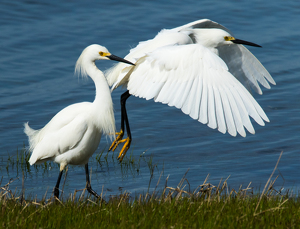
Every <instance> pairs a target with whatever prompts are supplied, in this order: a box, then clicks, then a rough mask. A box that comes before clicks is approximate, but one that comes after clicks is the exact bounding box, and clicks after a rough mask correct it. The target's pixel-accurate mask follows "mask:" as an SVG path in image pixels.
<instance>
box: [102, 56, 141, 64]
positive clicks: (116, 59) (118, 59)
mask: <svg viewBox="0 0 300 229" xmlns="http://www.w3.org/2000/svg"><path fill="white" fill-rule="evenodd" d="M106 57H107V58H108V59H110V60H115V61H119V62H123V63H126V64H131V65H135V64H133V63H131V62H130V61H128V60H125V59H123V58H121V57H118V56H115V55H112V54H111V55H110V56H106Z"/></svg>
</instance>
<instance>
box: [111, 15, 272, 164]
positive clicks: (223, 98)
mask: <svg viewBox="0 0 300 229" xmlns="http://www.w3.org/2000/svg"><path fill="white" fill-rule="evenodd" d="M243 44H244V45H249V46H255V47H260V46H259V45H257V44H254V43H251V42H247V41H243V40H239V39H236V38H235V37H234V36H233V35H232V33H231V32H230V31H229V30H228V29H227V28H225V27H224V26H222V25H220V24H218V23H216V22H213V21H211V20H208V19H202V20H198V21H195V22H191V23H189V24H186V25H183V26H180V27H177V28H174V29H169V30H167V29H163V30H162V31H160V32H159V33H158V34H157V35H156V36H155V37H154V38H153V39H151V40H148V41H144V42H140V43H139V44H138V45H137V47H135V48H133V49H131V50H130V53H129V54H128V55H127V56H126V57H125V58H126V59H128V60H129V61H132V62H136V63H135V66H126V65H124V64H122V63H119V64H117V65H116V66H115V67H113V68H111V69H109V70H108V71H107V72H106V77H107V80H108V83H109V84H110V86H112V90H114V89H115V88H117V87H118V86H124V87H127V91H126V92H125V93H124V94H122V96H121V130H120V132H118V133H116V134H117V137H116V139H115V141H114V142H113V144H112V145H111V147H110V149H109V150H115V149H116V147H117V146H118V145H119V144H120V143H124V145H123V147H122V149H121V151H120V154H119V157H118V158H119V160H120V161H122V159H123V157H124V156H125V154H126V151H127V150H128V148H129V147H130V143H131V133H130V128H129V122H128V117H127V112H126V108H125V104H126V99H127V98H128V97H129V96H130V95H134V96H137V97H141V98H145V99H147V100H149V99H154V101H155V102H161V103H164V104H168V105H169V106H175V107H176V108H179V109H181V110H182V112H183V113H185V114H188V115H189V116H190V117H191V118H193V119H196V120H198V121H199V122H201V123H203V124H207V125H208V126H209V127H210V128H213V129H216V128H217V129H218V130H219V131H220V132H222V133H226V131H227V132H228V133H229V134H230V135H232V136H236V135H237V133H239V134H240V135H241V136H243V137H245V136H246V132H245V129H244V127H245V128H246V129H247V130H248V131H249V132H250V133H252V134H254V133H255V131H254V128H253V126H252V124H251V122H250V119H249V116H250V117H252V118H253V119H254V120H255V121H256V122H257V123H258V124H259V125H262V126H263V125H264V121H266V122H269V119H268V117H267V116H266V114H265V113H264V111H263V110H262V108H261V107H260V106H259V104H258V103H257V102H256V101H255V99H254V98H253V97H252V95H251V94H250V93H249V92H250V89H253V90H254V91H256V92H258V93H259V94H262V91H261V89H260V86H259V84H258V82H259V83H260V84H262V85H263V86H264V87H266V88H270V85H269V83H268V81H269V82H270V83H271V84H274V85H275V81H274V80H273V78H272V77H271V75H270V74H269V73H268V71H267V70H266V69H265V68H264V67H263V65H262V64H261V63H260V62H259V61H258V60H257V59H256V58H255V57H254V56H253V54H252V53H251V52H250V51H249V50H248V49H246V48H245V47H244V46H243ZM125 125H126V130H127V138H126V139H122V138H123V135H124V131H125V129H124V128H125Z"/></svg>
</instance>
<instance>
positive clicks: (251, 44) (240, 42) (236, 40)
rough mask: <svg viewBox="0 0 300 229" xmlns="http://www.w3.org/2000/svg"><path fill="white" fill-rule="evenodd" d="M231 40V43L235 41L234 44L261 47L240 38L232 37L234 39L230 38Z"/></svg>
mask: <svg viewBox="0 0 300 229" xmlns="http://www.w3.org/2000/svg"><path fill="white" fill-rule="evenodd" d="M231 41H232V42H233V43H235V44H241V45H249V46H254V47H261V46H260V45H257V44H254V43H252V42H249V41H243V40H240V39H234V40H231Z"/></svg>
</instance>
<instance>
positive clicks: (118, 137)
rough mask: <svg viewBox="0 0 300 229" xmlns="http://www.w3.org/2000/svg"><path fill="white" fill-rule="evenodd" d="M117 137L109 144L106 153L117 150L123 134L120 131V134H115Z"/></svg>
mask: <svg viewBox="0 0 300 229" xmlns="http://www.w3.org/2000/svg"><path fill="white" fill-rule="evenodd" d="M116 135H117V137H116V139H115V140H114V141H113V143H112V144H111V146H110V147H109V149H108V151H111V150H112V151H115V149H116V148H117V146H118V145H119V144H120V141H121V140H122V138H123V136H124V132H123V130H122V129H121V130H120V132H117V133H116Z"/></svg>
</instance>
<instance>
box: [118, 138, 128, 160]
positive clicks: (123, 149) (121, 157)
mask: <svg viewBox="0 0 300 229" xmlns="http://www.w3.org/2000/svg"><path fill="white" fill-rule="evenodd" d="M122 142H125V143H124V145H123V148H122V149H121V151H120V153H119V156H118V159H119V161H120V162H122V161H123V158H124V157H125V155H126V153H127V150H128V149H129V147H130V144H131V138H129V137H127V138H126V139H123V140H120V141H119V142H118V144H120V143H122Z"/></svg>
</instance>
